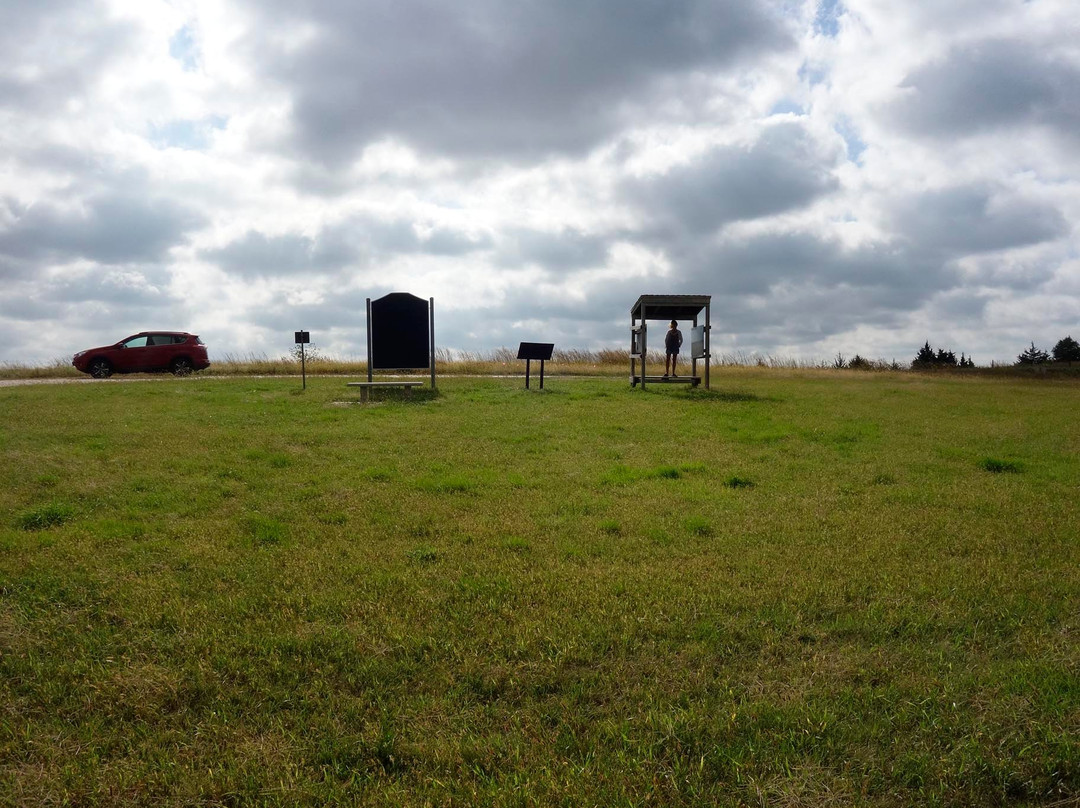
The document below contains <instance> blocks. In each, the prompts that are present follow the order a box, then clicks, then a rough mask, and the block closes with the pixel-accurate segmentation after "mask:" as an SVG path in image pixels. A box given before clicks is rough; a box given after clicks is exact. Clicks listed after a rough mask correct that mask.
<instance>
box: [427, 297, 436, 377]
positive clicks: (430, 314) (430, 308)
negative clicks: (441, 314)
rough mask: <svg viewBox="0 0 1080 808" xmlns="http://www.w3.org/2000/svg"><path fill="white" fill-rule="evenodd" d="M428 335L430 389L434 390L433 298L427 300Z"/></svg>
mask: <svg viewBox="0 0 1080 808" xmlns="http://www.w3.org/2000/svg"><path fill="white" fill-rule="evenodd" d="M428 334H429V336H430V337H431V346H430V355H431V389H432V390H434V389H435V298H433V297H429V298H428Z"/></svg>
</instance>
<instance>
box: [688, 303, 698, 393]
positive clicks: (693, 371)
mask: <svg viewBox="0 0 1080 808" xmlns="http://www.w3.org/2000/svg"><path fill="white" fill-rule="evenodd" d="M697 318H698V316H697V315H696V314H695V315H694V328H695V329H696V328H697ZM690 333H691V334H693V333H694V332H693V331H691V332H690ZM691 339H693V337H691ZM690 375H691V376H694V377H695V378H696V377H697V354H695V353H694V349H693V347H692V343H691V348H690Z"/></svg>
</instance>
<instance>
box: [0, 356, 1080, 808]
mask: <svg viewBox="0 0 1080 808" xmlns="http://www.w3.org/2000/svg"><path fill="white" fill-rule="evenodd" d="M713 386H714V388H715V389H714V391H713V392H712V393H708V392H706V391H690V390H674V389H669V388H663V389H655V390H649V391H648V392H642V391H641V390H633V391H632V390H630V389H629V387H628V385H626V384H625V382H623V381H621V380H619V381H617V380H612V379H596V380H582V381H579V380H573V381H570V380H558V379H552V381H551V382H550V384H549V385H548V389H546V390H545V391H543V392H542V393H541V392H539V391H536V390H533V391H525V390H524V389H522V385H521V381H520V379H518V380H510V379H506V380H498V379H492V380H484V379H448V380H446V381H444V382H442V383H441V394H440V395H439V396H437V397H430V396H428V397H424V396H417V397H416V398H415V400H411V401H410V400H407V399H405V398H390V399H388V400H383V401H376V402H372V403H370V404H368V405H359V404H357V403H355V399H356V395H355V394H354V393H352V392H351V391H347V390H346V388H345V386H344V381H343V380H342V379H333V378H314V379H309V380H308V389H307V391H306V392H303V393H301V392H299V390H298V387H299V385H298V383H296V382H295V381H293V380H287V379H255V378H251V379H229V380H222V379H213V378H202V377H195V378H190V379H184V380H174V379H170V378H166V379H159V380H156V381H153V382H137V383H127V384H119V383H114V382H103V383H94V384H82V385H72V386H63V385H48V386H44V385H43V386H26V387H15V388H9V389H5V390H4V391H3V395H2V396H0V804H2V805H13V806H14V805H46V804H69V805H111V804H154V805H327V804H348V805H353V804H362V805H423V804H431V805H448V804H461V805H567V806H576V805H605V806H606V805H627V806H629V805H649V804H668V805H686V806H696V805H703V804H719V805H740V804H753V805H759V804H767V805H822V804H829V805H875V806H877V805H880V806H893V805H897V806H898V805H949V806H952V805H979V806H982V805H1017V804H1018V805H1040V804H1042V805H1050V804H1055V803H1060V801H1062V800H1065V799H1067V798H1070V797H1071V798H1075V797H1077V796H1078V795H1080V642H1078V636H1077V632H1078V629H1080V609H1078V604H1080V576H1078V572H1077V570H1078V569H1080V549H1078V548H1080V543H1078V540H1080V528H1078V525H1080V497H1078V496H1077V494H1078V481H1080V426H1078V423H1077V419H1076V417H1075V414H1076V412H1077V410H1078V404H1080V386H1078V385H1077V384H1076V383H1075V382H1067V381H1055V382H1051V383H1043V384H1040V383H1038V382H1037V381H1029V380H1023V379H1007V378H991V377H985V376H980V377H959V376H952V375H940V376H938V375H921V374H893V373H875V374H855V373H822V372H817V373H814V372H785V371H769V370H755V369H737V368H736V369H724V370H719V369H718V370H717V371H715V373H714V376H713ZM988 472H990V473H988ZM1001 472H1007V473H1001Z"/></svg>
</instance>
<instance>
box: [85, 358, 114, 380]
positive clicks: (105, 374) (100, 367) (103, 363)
mask: <svg viewBox="0 0 1080 808" xmlns="http://www.w3.org/2000/svg"><path fill="white" fill-rule="evenodd" d="M87 372H88V373H89V374H90V375H91V376H93V377H94V378H95V379H107V378H109V377H110V376H112V365H110V364H109V362H108V360H107V359H95V360H94V361H93V362H91V363H90V367H88V368H87Z"/></svg>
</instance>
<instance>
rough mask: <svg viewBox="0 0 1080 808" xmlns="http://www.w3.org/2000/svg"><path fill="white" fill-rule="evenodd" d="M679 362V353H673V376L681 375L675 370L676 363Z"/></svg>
mask: <svg viewBox="0 0 1080 808" xmlns="http://www.w3.org/2000/svg"><path fill="white" fill-rule="evenodd" d="M678 362H679V355H678V354H677V353H673V354H672V355H671V375H672V376H678V375H679V374H678V373H676V372H675V365H677V364H678Z"/></svg>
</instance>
